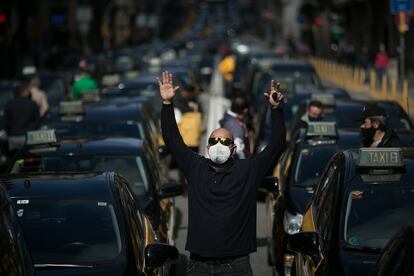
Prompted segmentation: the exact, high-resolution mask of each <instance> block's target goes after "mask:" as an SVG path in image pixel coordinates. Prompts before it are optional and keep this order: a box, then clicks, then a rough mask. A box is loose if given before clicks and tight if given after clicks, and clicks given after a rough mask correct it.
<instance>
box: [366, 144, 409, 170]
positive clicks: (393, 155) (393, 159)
mask: <svg viewBox="0 0 414 276" xmlns="http://www.w3.org/2000/svg"><path fill="white" fill-rule="evenodd" d="M358 166H359V167H365V168H398V167H403V166H404V160H403V155H402V151H401V149H400V148H361V149H359V156H358Z"/></svg>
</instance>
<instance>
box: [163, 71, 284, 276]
mask: <svg viewBox="0 0 414 276" xmlns="http://www.w3.org/2000/svg"><path fill="white" fill-rule="evenodd" d="M158 84H159V87H160V95H161V98H162V102H163V105H162V111H161V128H162V134H163V137H164V141H165V143H166V145H167V147H168V149H169V151H170V152H171V153H172V155H173V157H174V158H175V159H176V161H177V164H178V167H179V169H180V170H181V171H182V172H183V174H184V175H185V177H186V179H187V183H188V233H187V243H186V249H187V250H188V251H190V253H191V254H190V261H189V263H188V266H187V274H188V275H190V276H194V275H212V274H214V275H217V276H224V275H229V276H230V275H239V276H245V275H246V276H250V275H252V270H251V266H250V257H249V254H250V253H252V252H255V251H256V250H257V236H256V212H257V210H256V209H257V202H256V193H257V188H258V183H261V182H262V181H263V179H264V177H265V176H266V173H267V172H268V170H269V168H270V166H273V165H274V162H276V160H277V159H278V158H279V157H280V155H281V154H282V152H283V151H284V150H285V148H286V129H285V123H284V118H283V112H282V109H281V106H280V105H281V103H282V100H283V95H282V94H281V93H280V90H279V86H277V87H274V86H273V82H272V85H271V91H270V92H269V93H265V96H266V98H267V99H268V102H269V105H270V107H271V116H272V129H271V139H270V142H269V144H268V145H267V147H266V148H265V149H264V150H263V151H261V152H260V153H258V154H256V155H255V156H252V157H251V158H247V159H235V158H233V156H232V155H233V153H234V152H235V150H236V146H235V144H234V140H233V136H232V135H231V133H230V132H229V131H228V130H226V129H224V128H219V129H216V130H214V131H213V132H212V133H211V134H210V136H209V137H210V138H209V139H208V146H207V151H208V155H209V157H210V158H209V159H207V158H205V157H203V156H201V155H198V154H197V153H195V152H193V151H192V150H191V149H189V148H188V147H187V146H186V145H185V144H184V142H183V139H182V138H181V136H180V134H179V131H178V127H177V124H176V121H175V119H174V104H173V98H174V96H175V94H176V92H177V90H178V89H179V87H174V86H173V78H172V75H171V74H169V73H168V72H164V73H163V80H162V81H160V80H158Z"/></svg>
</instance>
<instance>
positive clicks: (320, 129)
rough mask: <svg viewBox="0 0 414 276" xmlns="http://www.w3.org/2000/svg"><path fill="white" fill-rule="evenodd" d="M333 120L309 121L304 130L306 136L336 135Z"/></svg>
mask: <svg viewBox="0 0 414 276" xmlns="http://www.w3.org/2000/svg"><path fill="white" fill-rule="evenodd" d="M337 135H338V134H337V130H336V123H335V122H309V123H308V128H307V130H306V136H307V137H336V136H337Z"/></svg>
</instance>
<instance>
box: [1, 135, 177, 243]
mask: <svg viewBox="0 0 414 276" xmlns="http://www.w3.org/2000/svg"><path fill="white" fill-rule="evenodd" d="M58 140H59V137H58V136H57V135H56V133H55V131H54V130H39V131H30V132H28V133H27V135H26V145H25V147H24V148H23V149H22V150H21V151H19V152H18V153H17V154H16V156H15V159H14V161H13V164H12V166H11V168H10V169H9V173H11V174H19V173H30V172H84V171H109V170H110V171H117V172H119V173H120V174H121V175H123V176H124V177H125V178H126V179H127V180H128V183H129V185H130V187H131V190H132V192H133V193H134V196H135V198H136V199H137V203H138V204H139V205H140V207H141V209H142V210H143V211H144V213H145V214H146V215H147V217H148V218H149V219H150V221H151V223H152V225H153V228H154V229H155V230H156V234H157V236H156V237H157V239H158V240H160V241H162V242H167V243H170V244H174V227H175V205H174V201H173V200H172V198H173V197H174V196H177V195H180V194H181V193H182V191H183V186H182V184H181V183H178V182H175V181H168V180H167V179H166V178H165V177H164V176H163V174H162V172H161V168H160V167H159V164H158V162H157V160H156V157H155V155H154V153H153V152H152V151H151V150H150V149H149V146H148V145H147V144H146V143H145V142H143V141H142V140H138V139H133V138H101V139H96V138H78V139H62V140H60V141H58Z"/></svg>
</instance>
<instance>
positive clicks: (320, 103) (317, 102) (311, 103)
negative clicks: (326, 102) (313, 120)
mask: <svg viewBox="0 0 414 276" xmlns="http://www.w3.org/2000/svg"><path fill="white" fill-rule="evenodd" d="M311 106H314V107H317V108H323V104H322V102H320V101H318V100H313V101H311V102H310V103H309V105H308V108H309V107H311Z"/></svg>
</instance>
